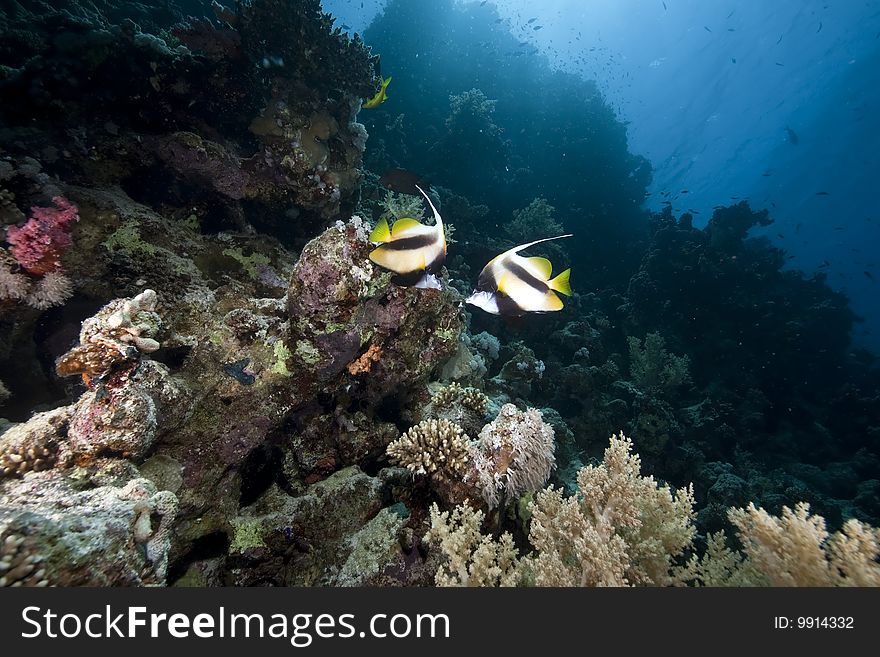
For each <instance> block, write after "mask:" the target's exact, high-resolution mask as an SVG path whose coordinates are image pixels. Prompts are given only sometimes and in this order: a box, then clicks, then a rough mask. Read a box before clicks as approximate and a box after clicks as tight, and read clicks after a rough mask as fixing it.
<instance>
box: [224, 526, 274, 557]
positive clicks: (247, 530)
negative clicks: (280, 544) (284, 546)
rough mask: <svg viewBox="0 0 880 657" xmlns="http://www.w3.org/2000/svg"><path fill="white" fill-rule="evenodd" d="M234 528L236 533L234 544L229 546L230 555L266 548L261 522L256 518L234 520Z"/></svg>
mask: <svg viewBox="0 0 880 657" xmlns="http://www.w3.org/2000/svg"><path fill="white" fill-rule="evenodd" d="M232 526H233V529H234V532H233V536H232V544H231V545H230V546H229V553H230V554H236V553H242V552H245V551H246V550H250V549H254V548H261V547H266V543H265V541H264V540H263V529H262V527H261V525H260V521H259V520H256V519H254V518H234V519H233V520H232Z"/></svg>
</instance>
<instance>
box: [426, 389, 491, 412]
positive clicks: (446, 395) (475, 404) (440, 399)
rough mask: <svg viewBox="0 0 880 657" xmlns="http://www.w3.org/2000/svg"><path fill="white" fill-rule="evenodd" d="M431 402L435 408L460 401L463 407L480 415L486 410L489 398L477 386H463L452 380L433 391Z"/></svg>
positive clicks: (446, 406)
mask: <svg viewBox="0 0 880 657" xmlns="http://www.w3.org/2000/svg"><path fill="white" fill-rule="evenodd" d="M431 403H432V404H434V406H435V408H450V407H451V406H453V405H454V404H456V403H460V404H461V405H462V406H464V407H465V408H467V409H470V410H472V411H474V412H475V413H477V414H479V415H482V414H483V413H485V412H486V406H487V405H488V404H489V398H488V397H487V396H486V395H485V394H484V393H483V392H481V391H480V390H478V389H477V388H471V387H467V388H464V387H462V385H461V384H460V383H458V382H457V381H453V382H452V383H450V384H449V385H447V386H443V387H442V388H440V389H439V390H438V391H437V392H435V393H434V394H433V395H432V396H431Z"/></svg>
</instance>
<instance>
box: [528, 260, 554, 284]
mask: <svg viewBox="0 0 880 657" xmlns="http://www.w3.org/2000/svg"><path fill="white" fill-rule="evenodd" d="M526 260H528V261H529V265H531V266H532V267H534V268H535V271H537V272H540V274H541V276H543V278H544V280H548V279H549V278H550V275H551V274H552V273H553V265H552V264H550V261H549V260H547V258H542V257H540V256H535V257H534V258H526Z"/></svg>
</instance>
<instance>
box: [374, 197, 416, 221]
mask: <svg viewBox="0 0 880 657" xmlns="http://www.w3.org/2000/svg"><path fill="white" fill-rule="evenodd" d="M382 208H383V209H384V212H383V214H384V215H386V216H388V217H390V218H394V219H402V218H404V217H410V218H412V219H418V220H419V221H422V220H423V219H424V218H425V207H424V205H423V204H422V199H421V198H420V197H418V196H411V195H410V194H395V193H394V192H392V191H388V192H387V193H386V194H385V200H384V201H383V202H382Z"/></svg>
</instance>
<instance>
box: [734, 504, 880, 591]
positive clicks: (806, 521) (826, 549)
mask: <svg viewBox="0 0 880 657" xmlns="http://www.w3.org/2000/svg"><path fill="white" fill-rule="evenodd" d="M728 515H729V517H730V521H731V522H732V523H733V524H734V526H736V528H737V536H738V537H739V539H740V541H741V542H742V545H743V553H744V556H745V559H744V560H743V561H742V563H738V564H735V567H734V568H732V569H731V570H732V573H733V574H734V575H738V576H740V578H743V576H744V574H747V573H748V572H749V571H751V572H756V573H758V574H759V575H760V578H753V580H752V581H753V583H764V582H766V583H767V584H769V585H770V586H880V563H878V556H880V529H875V528H873V527H870V526H868V525H865V524H863V523H861V522H859V521H858V520H855V519H850V520H848V521H847V522H846V523H844V525H843V528H842V529H841V530H840V531H839V532H835V533H834V534H833V535H831V534H829V532H828V531H827V530H826V528H825V519H824V518H822V516H818V515H813V514H811V513H810V506H809V505H808V504H806V503H804V502H802V503H800V504H798V505H796V506H795V508H794V509H793V510H792V509H790V508H788V507H783V509H782V515H781V517H777V516H772V515H770V514H769V513H767V511H765V510H764V509H760V508H757V507H756V506H755V505H754V504H749V506H748V507H746V508H745V509H731V510H730V513H729V514H728ZM762 580H763V582H762ZM725 583H727V582H725Z"/></svg>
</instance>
